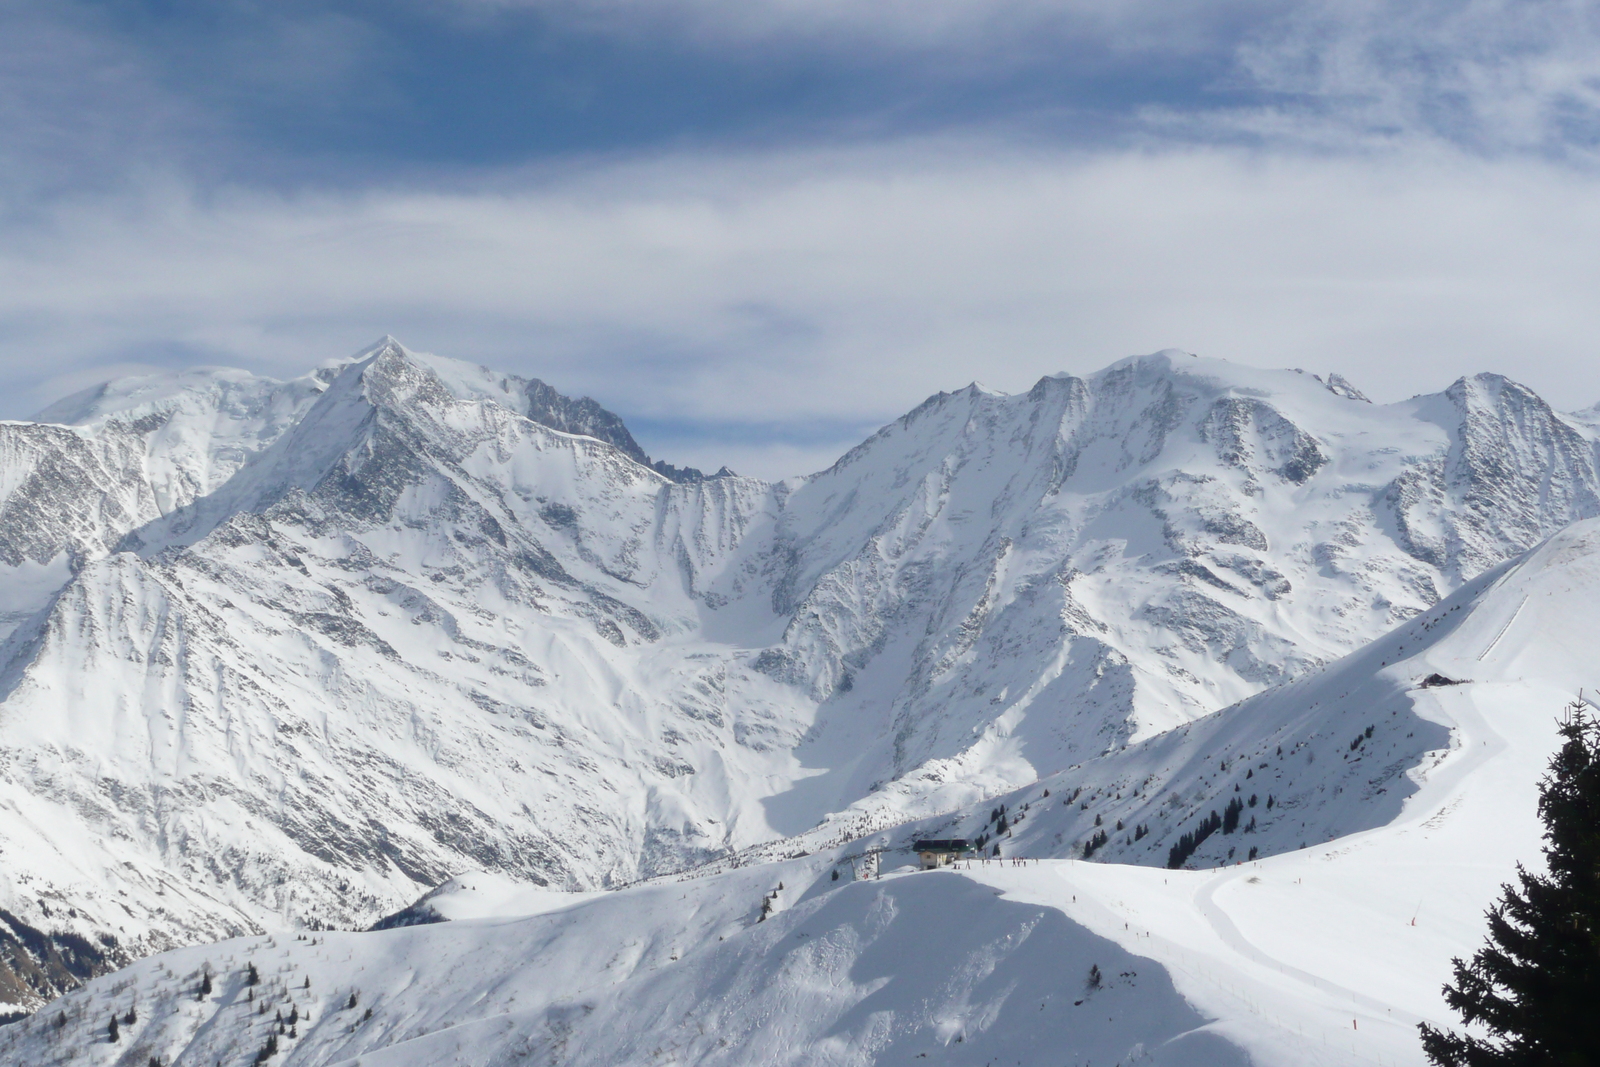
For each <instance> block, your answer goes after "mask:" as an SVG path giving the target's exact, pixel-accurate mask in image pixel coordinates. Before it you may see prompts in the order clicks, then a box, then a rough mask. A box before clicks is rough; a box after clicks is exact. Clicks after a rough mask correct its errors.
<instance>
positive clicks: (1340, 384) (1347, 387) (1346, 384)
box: [1328, 371, 1372, 404]
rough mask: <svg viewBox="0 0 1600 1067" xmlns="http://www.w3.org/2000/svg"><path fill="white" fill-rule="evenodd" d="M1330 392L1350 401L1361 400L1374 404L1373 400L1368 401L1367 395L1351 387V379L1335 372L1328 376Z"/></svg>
mask: <svg viewBox="0 0 1600 1067" xmlns="http://www.w3.org/2000/svg"><path fill="white" fill-rule="evenodd" d="M1328 392H1330V393H1332V394H1333V395H1335V396H1342V397H1345V398H1346V399H1348V400H1361V401H1364V402H1365V403H1368V404H1370V403H1372V401H1371V400H1369V399H1367V394H1365V393H1363V392H1362V391H1361V390H1359V389H1357V388H1356V387H1355V386H1353V385H1351V384H1350V381H1349V379H1347V378H1346V377H1345V376H1344V375H1342V374H1340V373H1339V372H1338V371H1333V372H1331V373H1330V374H1329V375H1328Z"/></svg>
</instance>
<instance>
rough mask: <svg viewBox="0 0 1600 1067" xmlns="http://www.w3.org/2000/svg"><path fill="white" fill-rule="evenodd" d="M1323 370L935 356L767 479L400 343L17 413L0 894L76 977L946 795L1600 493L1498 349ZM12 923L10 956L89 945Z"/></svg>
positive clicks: (966, 792)
mask: <svg viewBox="0 0 1600 1067" xmlns="http://www.w3.org/2000/svg"><path fill="white" fill-rule="evenodd" d="M1339 385H1340V388H1338V389H1333V388H1331V387H1329V386H1324V385H1323V383H1322V382H1320V381H1319V380H1317V379H1315V378H1313V377H1311V376H1309V375H1299V374H1295V373H1293V372H1262V371H1253V370H1249V369H1246V368H1239V367H1233V366H1229V365H1227V364H1224V363H1220V362H1216V361H1202V360H1197V359H1195V358H1193V357H1189V356H1186V355H1183V354H1181V353H1162V354H1159V355H1156V356H1150V357H1142V358H1139V359H1133V360H1124V361H1122V362H1120V363H1118V364H1115V365H1113V366H1112V367H1110V368H1107V369H1106V370H1105V371H1102V372H1100V373H1099V374H1096V375H1092V376H1089V377H1086V378H1074V377H1068V376H1061V377H1052V378H1046V379H1043V380H1042V381H1040V382H1039V383H1038V385H1037V386H1035V387H1034V388H1033V389H1032V390H1031V391H1029V392H1028V393H1027V394H1024V395H1019V396H1005V395H1001V394H996V393H991V392H987V391H984V390H982V389H980V388H977V387H971V388H968V389H964V390H960V391H958V392H955V393H949V394H939V395H937V396H935V397H933V398H931V399H929V400H928V401H927V402H926V403H924V404H922V405H921V406H920V407H918V408H917V409H916V410H915V411H913V412H911V413H910V414H908V415H906V416H905V417H903V418H901V419H900V420H898V421H896V422H895V423H892V424H891V425H889V426H886V427H885V428H884V429H883V430H881V431H880V432H879V433H877V434H875V435H874V436H873V437H872V438H870V439H869V440H867V441H866V442H863V443H862V444H861V445H859V446H858V447H856V448H855V449H853V450H851V452H850V453H849V454H847V455H846V456H844V457H843V458H842V459H840V461H839V462H838V463H837V464H835V465H834V466H833V467H832V468H830V469H829V470H827V471H824V472H822V473H820V474H817V475H813V476H811V477H809V478H803V479H794V480H790V481H787V482H783V483H778V484H768V483H764V482H760V481H756V480H754V479H748V478H739V477H736V476H732V475H727V474H724V475H723V476H720V477H714V478H709V479H706V478H701V477H699V476H698V472H695V474H694V476H690V475H688V474H686V473H685V472H681V471H676V470H667V469H665V468H664V467H663V465H661V464H654V465H652V464H650V463H649V458H648V457H647V456H645V454H644V453H643V451H642V450H641V449H640V448H639V447H638V445H637V443H636V442H635V441H634V440H633V438H632V436H631V434H629V433H628V432H627V429H626V427H625V426H623V424H622V422H621V420H620V419H618V418H617V417H616V416H615V415H612V414H611V413H609V412H606V411H605V410H604V409H603V408H600V407H599V406H598V405H596V404H594V403H593V401H574V400H571V399H569V398H566V397H562V396H561V395H560V394H558V393H555V392H554V390H552V389H550V387H549V386H546V385H544V384H543V383H541V382H538V381H536V380H532V381H529V380H523V379H517V378H514V377H511V376H507V375H499V374H495V373H493V372H490V371H486V370H484V369H482V368H475V367H471V366H468V365H465V364H460V363H456V362H453V361H450V360H443V359H438V358H436V357H430V356H421V355H417V354H413V353H409V352H406V351H405V350H404V349H402V348H401V347H400V346H399V345H398V344H396V343H393V342H385V343H383V344H380V345H379V346H378V347H376V348H375V349H373V350H372V351H370V352H369V353H367V354H365V355H364V356H363V357H361V358H359V359H357V360H355V361H352V362H348V363H343V364H338V365H333V366H330V367H328V368H325V369H323V370H321V371H318V372H316V373H315V374H312V375H309V376H307V377H306V378H302V379H297V380H296V381H293V382H284V383H279V382H272V381H269V380H266V379H260V378H253V377H251V376H249V375H244V374H242V373H240V372H231V371H208V372H189V373H187V374H185V375H178V376H169V377H161V378H156V379H144V380H132V381H125V382H116V383H110V384H108V385H107V386H106V387H102V388H101V389H99V390H96V391H91V392H90V393H87V394H80V395H79V396H78V397H75V398H71V399H70V400H69V401H64V402H63V403H62V404H60V405H57V406H56V407H55V408H53V409H51V410H50V411H48V412H46V413H45V414H44V415H43V416H41V418H42V419H44V418H48V419H49V420H53V421H40V422H34V423H5V424H0V568H5V569H6V570H5V575H4V577H5V578H6V584H5V586H4V589H5V592H4V593H3V594H0V616H3V619H4V622H5V625H4V628H3V629H0V635H4V643H3V645H0V697H3V703H0V813H3V814H0V908H3V909H5V913H4V914H5V916H7V917H6V918H5V920H4V921H5V922H7V923H10V924H11V927H10V928H11V929H13V930H14V931H28V930H32V931H35V932H36V933H37V934H38V935H39V936H40V937H44V938H45V939H46V940H48V939H49V938H52V937H53V938H58V939H60V938H75V939H78V940H76V941H71V942H70V944H72V945H77V944H79V943H80V942H81V943H82V944H84V945H90V946H100V947H98V948H96V949H95V951H96V952H102V953H103V954H104V957H105V959H104V960H100V961H93V960H91V961H90V962H89V963H88V964H85V965H84V966H86V967H89V968H91V969H93V968H98V967H101V966H104V965H105V964H106V963H107V962H112V963H114V962H119V961H121V960H125V959H127V958H130V957H132V956H137V955H141V954H144V953H147V952H149V951H152V950H155V949H158V948H162V947H165V946H167V945H171V944H173V943H176V942H181V941H186V940H194V939H198V938H204V937H219V936H223V935H225V934H228V933H232V932H239V931H245V930H254V929H263V928H276V927H279V926H283V925H285V924H288V925H296V924H321V923H326V924H333V925H340V926H352V925H366V924H367V923H370V922H371V921H372V920H373V919H375V918H376V917H377V916H379V915H381V914H385V913H388V912H392V911H394V910H395V909H396V908H399V907H401V906H403V905H404V904H406V903H408V902H409V901H411V900H413V899H415V898H416V896H417V895H418V894H419V893H420V892H421V891H422V890H423V889H426V888H427V887H429V886H431V885H434V884H436V883H438V882H440V881H443V880H444V879H445V878H447V877H449V876H450V875H452V874H454V873H456V872H457V871H459V870H462V869H465V868H473V869H488V870H495V871H500V872H503V873H505V874H508V875H511V876H512V877H516V878H520V879H525V880H530V881H536V882H543V883H548V884H551V885H554V886H561V887H570V888H581V887H598V886H607V885H615V884H618V883H621V882H626V881H629V880H632V879H635V878H638V877H641V876H644V875H648V874H651V873H655V872H660V871H663V870H668V869H674V868H677V867H681V866H685V865H688V864H692V863H696V862H701V861H703V860H705V859H707V858H709V857H712V856H717V855H722V854H725V853H727V852H729V851H730V850H735V849H739V848H743V847H746V846H748V845H751V844H753V843H755V842H758V841H762V840H768V839H771V838H773V837H775V836H779V835H783V834H789V833H794V832H797V831H799V830H803V829H806V828H808V827H811V826H813V825H815V824H816V823H817V821H818V820H819V819H824V818H828V817H830V816H834V817H837V818H846V817H847V818H850V819H860V818H863V817H869V818H872V819H879V820H890V819H893V820H898V819H901V818H906V817H910V816H914V815H924V814H928V813H930V812H934V811H940V810H946V809H949V808H953V807H956V806H958V805H961V804H967V803H971V802H973V801H975V800H977V799H981V798H982V797H985V796H989V795H993V794H995V793H998V792H1001V791H1004V790H1006V789H1010V788H1014V787H1016V786H1018V785H1020V784H1022V783H1024V782H1027V781H1031V780H1033V779H1034V778H1036V777H1037V776H1039V775H1042V774H1048V773H1051V772H1054V771H1056V770H1059V769H1061V768H1062V767H1065V766H1067V765H1069V764H1071V763H1075V762H1078V761H1080V760H1082V759H1084V758H1086V757H1089V756H1095V755H1099V754H1101V753H1105V752H1108V751H1115V750H1117V749H1118V748H1120V747H1121V746H1124V745H1126V744H1127V743H1128V742H1129V741H1130V740H1133V739H1136V738H1142V737H1147V736H1150V735H1152V734H1155V733H1158V732H1161V731H1163V730H1166V729H1168V728H1170V727H1173V726H1176V725H1178V724H1181V723H1184V722H1187V721H1189V720H1191V719H1193V718H1195V717H1196V716H1198V715H1200V714H1203V713H1205V712H1208V711H1212V710H1215V709H1216V708H1219V707H1222V706H1224V705H1227V704H1230V703H1232V702H1234V701H1236V700H1239V699H1241V698H1243V697H1246V696H1249V695H1250V694H1252V693H1255V692H1258V691H1260V690H1262V689H1264V688H1266V687H1269V686H1272V685H1275V684H1277V683H1279V682H1282V681H1285V680H1288V679H1291V678H1294V677H1297V676H1299V675H1301V674H1303V673H1304V672H1306V671H1307V670H1309V669H1310V668H1312V667H1314V666H1316V665H1318V664H1320V663H1323V662H1325V661H1327V660H1329V659H1331V658H1333V657H1335V656H1338V655H1342V654H1343V653H1345V652H1348V651H1349V650H1350V649H1352V648H1354V647H1356V646H1358V645H1359V644H1362V643H1364V642H1365V641H1367V640H1370V639H1371V638H1372V637H1374V636H1375V635H1377V634H1378V633H1380V632H1382V631H1384V630H1386V629H1388V628H1390V627H1392V626H1394V625H1395V624H1396V623H1398V622H1400V621H1402V620H1404V619H1406V618H1408V617H1410V616H1411V615H1414V614H1416V613H1417V612H1419V611H1421V610H1423V609H1424V608H1426V607H1428V606H1429V605H1431V604H1433V603H1434V602H1435V601H1436V600H1437V599H1438V598H1439V597H1440V596H1441V595H1442V594H1444V593H1446V592H1448V591H1449V590H1451V589H1453V588H1456V587H1457V586H1458V585H1460V583H1461V582H1462V581H1463V580H1465V579H1466V578H1469V577H1471V576H1472V575H1475V574H1477V573H1479V572H1480V571H1482V570H1483V569H1484V568H1486V567H1488V566H1491V565H1492V564H1494V563H1497V562H1499V561H1501V560H1503V559H1505V558H1508V557H1509V556H1511V555H1513V554H1515V553H1517V552H1519V551H1521V550H1523V549H1525V548H1527V547H1528V546H1530V545H1531V544H1533V543H1534V542H1536V541H1537V540H1539V539H1540V538H1542V537H1543V536H1545V535H1547V534H1548V533H1550V532H1551V531H1553V530H1555V529H1558V528H1560V527H1561V526H1563V525H1565V524H1567V523H1569V522H1571V521H1573V520H1575V519H1578V518H1583V517H1586V516H1590V515H1595V514H1600V492H1597V487H1600V480H1597V475H1596V451H1595V445H1594V437H1595V434H1594V430H1593V429H1592V428H1591V426H1590V425H1589V424H1588V423H1587V422H1585V421H1584V420H1583V419H1577V418H1575V419H1567V418H1564V417H1563V416H1560V415H1558V414H1556V413H1555V412H1553V411H1552V410H1551V409H1550V408H1549V407H1548V406H1547V405H1545V404H1544V403H1543V402H1542V401H1540V400H1539V399H1538V398H1537V397H1535V396H1534V395H1533V394H1531V393H1530V392H1528V391H1527V390H1525V389H1523V388H1522V387H1520V386H1517V385H1515V384H1514V383H1511V382H1508V381H1506V380H1504V379H1501V378H1497V377H1493V376H1479V377H1477V378H1473V379H1466V380H1463V381H1461V382H1458V383H1457V384H1456V385H1454V386H1452V387H1451V388H1450V389H1449V390H1447V391H1446V392H1445V393H1443V394H1440V395H1437V396H1432V397H1421V398H1417V399H1415V400H1412V401H1408V402H1406V403H1403V404H1395V405H1374V404H1370V403H1367V402H1365V400H1364V398H1361V397H1360V396H1359V394H1358V393H1357V392H1356V391H1355V390H1354V388H1353V387H1350V386H1349V385H1348V383H1344V382H1343V380H1342V379H1340V380H1339ZM838 813H845V814H842V815H841V814H838ZM11 936H12V941H8V942H7V944H13V943H14V944H17V945H23V946H24V947H23V948H21V949H17V950H14V951H13V952H12V957H13V958H14V959H18V960H24V959H25V960H26V961H28V962H26V963H25V964H13V965H11V970H10V971H9V972H3V973H0V982H3V981H10V982H11V986H10V987H9V988H11V989H16V990H23V989H25V990H29V991H31V992H26V993H20V994H19V993H9V994H8V993H6V992H5V990H6V988H8V987H6V986H4V985H0V996H11V997H12V998H13V999H18V1000H20V1001H21V1002H25V1003H31V1002H33V1001H31V1000H29V998H31V997H36V996H42V995H47V994H49V993H50V992H52V991H53V990H55V989H57V988H59V987H60V985H61V983H64V982H68V981H72V980H76V979H75V977H74V975H75V973H76V972H74V971H73V970H72V968H71V967H70V966H66V965H65V964H62V965H60V966H58V967H57V969H56V970H55V971H49V967H48V960H47V959H46V957H47V956H48V950H47V949H43V948H41V949H37V950H36V949H32V948H27V947H26V946H27V945H31V944H35V943H38V944H43V942H39V941H38V938H36V937H33V935H25V934H23V933H15V934H13V935H11ZM30 938H32V940H30ZM106 938H110V939H113V940H111V941H107V940H105V939H106ZM52 943H57V944H68V943H69V942H66V941H58V942H52ZM75 951H76V950H75ZM58 954H59V953H58ZM80 955H82V954H80ZM62 958H63V959H65V958H66V957H65V956H63V957H62ZM83 958H87V956H84V957H83ZM3 966H5V965H3V964H0V967H3ZM47 972H48V974H51V975H55V977H41V975H46V974H47ZM7 974H9V975H10V978H7V977H6V975H7ZM78 977H81V976H78Z"/></svg>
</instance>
